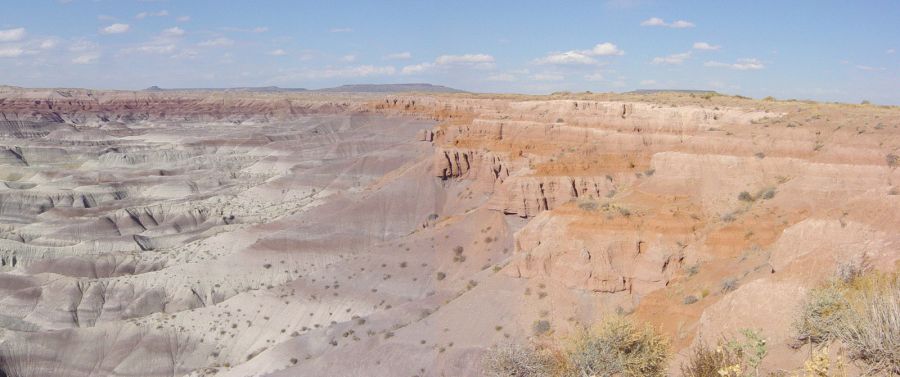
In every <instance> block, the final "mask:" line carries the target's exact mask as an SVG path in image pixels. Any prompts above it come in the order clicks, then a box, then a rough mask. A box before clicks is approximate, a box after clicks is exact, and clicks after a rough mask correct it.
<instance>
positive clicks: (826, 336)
mask: <svg viewBox="0 0 900 377" xmlns="http://www.w3.org/2000/svg"><path fill="white" fill-rule="evenodd" d="M794 325H795V328H796V329H797V331H798V334H799V338H800V339H801V340H804V341H808V342H812V343H822V342H826V341H832V340H836V341H839V342H840V343H842V344H843V345H844V346H845V347H846V348H847V349H848V350H849V351H850V357H851V358H852V359H854V360H856V361H858V362H860V363H861V364H862V365H861V366H862V367H863V368H864V369H865V370H866V371H867V373H869V374H870V375H880V374H885V375H900V275H898V274H897V273H892V274H886V273H879V272H873V271H870V270H869V269H867V268H865V267H862V268H856V267H853V266H842V267H841V268H839V270H838V273H837V276H836V277H835V278H833V279H831V280H829V281H828V282H826V283H825V284H823V285H822V286H820V287H817V288H815V289H813V290H811V291H810V293H809V294H808V296H807V298H806V300H805V301H804V304H803V306H802V308H801V314H800V318H798V320H797V321H795V324H794Z"/></svg>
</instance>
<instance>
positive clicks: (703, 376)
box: [681, 329, 769, 377]
mask: <svg viewBox="0 0 900 377" xmlns="http://www.w3.org/2000/svg"><path fill="white" fill-rule="evenodd" d="M741 336H742V339H740V340H738V339H727V338H725V339H722V340H720V341H719V342H718V343H717V344H716V348H715V349H713V348H711V347H710V346H709V345H708V344H707V343H705V342H700V343H699V344H698V345H697V346H696V347H695V348H694V349H693V350H691V354H690V357H689V358H688V361H687V362H685V363H682V364H681V375H682V376H683V377H745V376H746V377H749V376H755V377H758V376H759V375H760V373H759V366H760V364H761V363H762V360H763V359H764V358H765V357H766V355H767V354H768V352H769V351H768V347H767V346H766V340H765V339H763V337H762V336H761V335H760V333H759V332H758V331H755V330H751V329H743V330H741Z"/></svg>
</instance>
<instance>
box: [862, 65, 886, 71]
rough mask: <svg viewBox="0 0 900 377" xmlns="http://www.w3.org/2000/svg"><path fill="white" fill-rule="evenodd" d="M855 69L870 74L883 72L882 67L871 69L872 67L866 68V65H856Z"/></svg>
mask: <svg viewBox="0 0 900 377" xmlns="http://www.w3.org/2000/svg"><path fill="white" fill-rule="evenodd" d="M856 69H858V70H861V71H870V72H872V71H884V68H882V67H872V66H868V65H857V66H856Z"/></svg>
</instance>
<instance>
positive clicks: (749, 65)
mask: <svg viewBox="0 0 900 377" xmlns="http://www.w3.org/2000/svg"><path fill="white" fill-rule="evenodd" d="M703 65H704V66H707V67H723V68H731V69H736V70H739V71H750V70H759V69H763V68H766V66H765V64H763V62H761V61H759V60H758V59H752V58H745V59H738V60H737V62H736V63H722V62H717V61H708V62H706V63H703Z"/></svg>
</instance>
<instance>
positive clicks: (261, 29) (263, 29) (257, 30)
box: [250, 26, 269, 33]
mask: <svg viewBox="0 0 900 377" xmlns="http://www.w3.org/2000/svg"><path fill="white" fill-rule="evenodd" d="M267 31H269V28H267V27H265V26H257V27H255V28H253V30H250V32H252V33H265V32H267Z"/></svg>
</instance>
